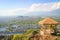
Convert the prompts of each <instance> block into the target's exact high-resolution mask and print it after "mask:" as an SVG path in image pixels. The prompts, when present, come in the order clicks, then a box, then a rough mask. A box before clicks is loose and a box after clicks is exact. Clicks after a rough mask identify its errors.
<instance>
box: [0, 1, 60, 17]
mask: <svg viewBox="0 0 60 40" xmlns="http://www.w3.org/2000/svg"><path fill="white" fill-rule="evenodd" d="M56 9H60V2H55V3H39V4H36V3H35V4H32V5H31V6H30V7H28V8H16V9H11V10H0V16H14V15H25V14H27V13H29V12H48V11H53V10H56Z"/></svg>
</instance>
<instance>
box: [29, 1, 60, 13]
mask: <svg viewBox="0 0 60 40" xmlns="http://www.w3.org/2000/svg"><path fill="white" fill-rule="evenodd" d="M56 9H60V2H56V3H43V4H40V3H39V4H32V6H31V7H30V9H29V10H30V11H32V12H33V11H52V10H56Z"/></svg>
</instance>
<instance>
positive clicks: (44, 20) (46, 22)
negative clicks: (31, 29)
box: [39, 17, 58, 24]
mask: <svg viewBox="0 0 60 40" xmlns="http://www.w3.org/2000/svg"><path fill="white" fill-rule="evenodd" d="M39 24H58V22H57V21H55V20H53V19H52V18H50V17H48V18H45V19H43V20H42V21H39Z"/></svg>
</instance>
